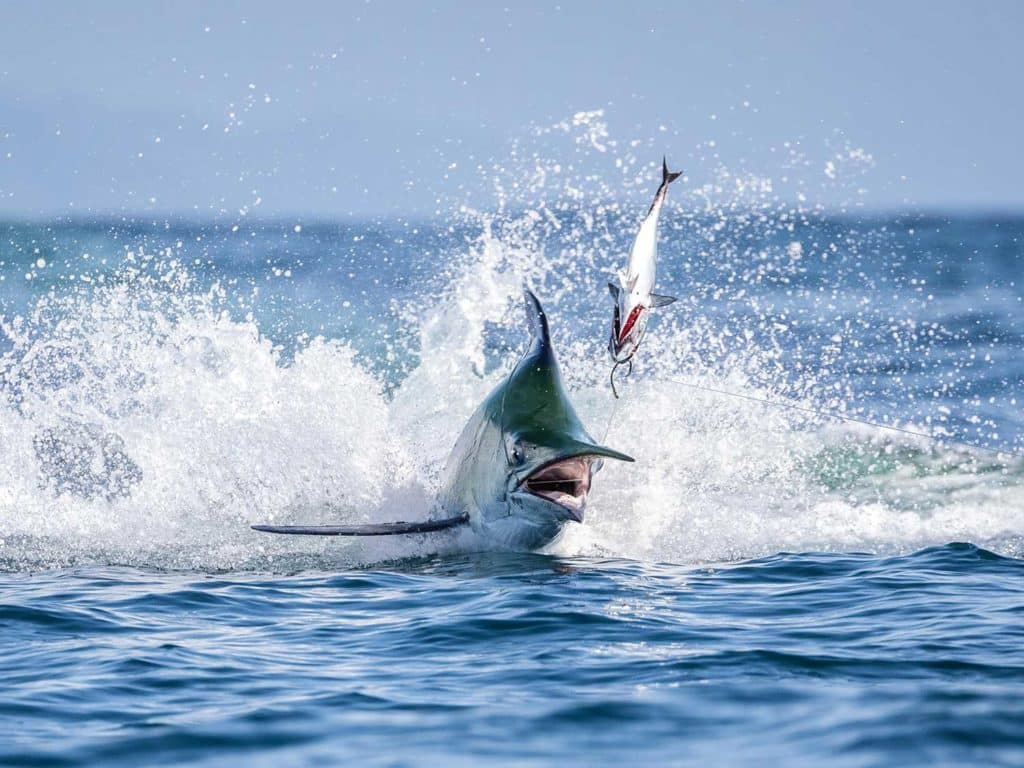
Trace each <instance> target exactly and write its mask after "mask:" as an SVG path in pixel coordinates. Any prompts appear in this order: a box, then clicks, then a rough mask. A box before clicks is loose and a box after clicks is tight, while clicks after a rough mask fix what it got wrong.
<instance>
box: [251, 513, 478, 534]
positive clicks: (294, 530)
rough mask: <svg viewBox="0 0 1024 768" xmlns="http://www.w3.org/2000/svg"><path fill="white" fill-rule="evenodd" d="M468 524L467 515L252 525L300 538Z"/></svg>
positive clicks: (253, 527)
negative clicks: (394, 520)
mask: <svg viewBox="0 0 1024 768" xmlns="http://www.w3.org/2000/svg"><path fill="white" fill-rule="evenodd" d="M468 522H469V515H467V514H462V515H459V516H458V517H448V518H445V519H443V520H424V521H423V522H420V523H405V522H397V523H368V524H366V525H253V526H250V527H251V528H252V529H253V530H254V531H262V532H264V533H291V534H298V535H301V536H397V535H399V534H403V533H430V532H431V531H443V530H445V529H447V528H455V527H456V526H459V525H465V524H466V523H468Z"/></svg>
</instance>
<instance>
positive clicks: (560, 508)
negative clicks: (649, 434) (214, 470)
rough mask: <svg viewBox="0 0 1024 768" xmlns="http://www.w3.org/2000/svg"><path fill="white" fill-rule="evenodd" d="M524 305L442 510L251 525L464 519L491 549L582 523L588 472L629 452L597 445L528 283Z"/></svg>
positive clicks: (453, 459)
mask: <svg viewBox="0 0 1024 768" xmlns="http://www.w3.org/2000/svg"><path fill="white" fill-rule="evenodd" d="M524 304H525V309H526V323H527V327H528V328H529V331H530V345H529V347H528V349H527V351H526V353H525V354H524V355H523V356H522V358H521V359H520V360H519V362H518V363H516V365H515V367H514V368H513V369H512V371H511V373H510V374H509V375H508V376H507V377H506V378H505V379H504V380H503V381H502V382H501V384H499V385H498V386H497V387H495V388H494V390H493V391H492V392H491V393H490V394H489V395H488V396H487V398H486V399H485V400H484V401H483V403H481V404H480V406H479V407H478V408H477V409H476V412H475V413H474V414H473V416H472V417H470V419H469V422H468V423H467V424H466V426H465V427H464V428H463V430H462V433H461V435H460V436H459V438H458V440H457V441H456V442H455V447H454V448H453V449H452V452H451V455H450V456H449V457H448V462H447V464H446V465H445V470H444V484H443V488H442V491H441V496H440V503H441V507H442V508H443V509H444V510H445V513H446V514H447V515H449V516H448V517H444V518H441V519H436V520H427V521H424V522H418V523H407V522H396V523H378V524H371V525H348V526H333V525H327V526H272V525H254V526H252V527H253V528H254V529H255V530H258V531H267V532H270V533H297V534H307V535H319V536H388V535H395V534H405V533H427V532H430V531H439V530H444V529H447V528H455V527H458V526H465V525H468V526H470V527H471V528H472V529H473V530H474V531H476V533H477V534H479V535H480V536H481V537H482V538H484V539H485V540H486V541H488V542H489V543H491V544H493V545H495V546H497V547H501V548H507V549H514V550H535V549H539V548H541V547H543V546H545V545H546V544H549V543H550V542H551V541H553V540H554V539H555V538H556V537H557V536H558V534H559V533H561V531H562V529H563V528H564V526H565V525H566V523H569V522H575V523H582V522H583V519H584V512H585V510H586V506H587V497H588V495H589V493H590V485H591V480H592V479H593V476H594V474H595V473H596V472H597V471H598V470H600V468H601V466H602V464H603V460H604V459H617V460H619V461H633V458H632V457H630V456H627V455H626V454H624V453H620V452H619V451H615V450H612V449H611V448H607V447H605V446H603V445H599V444H598V443H597V442H596V441H595V440H594V439H593V438H592V437H591V436H590V434H589V433H588V432H587V430H586V428H585V427H584V426H583V423H582V422H581V421H580V419H579V417H578V416H577V415H576V410H575V409H574V408H573V406H572V402H571V401H570V400H569V397H568V395H567V393H566V390H565V385H564V384H563V382H562V374H561V372H560V370H559V368H558V360H557V359H556V357H555V350H554V348H553V346H552V344H551V336H550V333H549V330H548V321H547V316H546V315H545V314H544V310H543V308H542V307H541V305H540V302H539V301H538V300H537V297H536V296H534V294H533V293H532V292H531V291H529V290H526V291H524Z"/></svg>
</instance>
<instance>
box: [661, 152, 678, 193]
mask: <svg viewBox="0 0 1024 768" xmlns="http://www.w3.org/2000/svg"><path fill="white" fill-rule="evenodd" d="M682 175H683V171H670V170H669V169H668V160H667V159H666V158H665V156H664V155H662V156H661V186H663V187H667V186H668V185H669V184H671V183H672V182H673V181H675V180H676V179H678V178H679V177H680V176H682Z"/></svg>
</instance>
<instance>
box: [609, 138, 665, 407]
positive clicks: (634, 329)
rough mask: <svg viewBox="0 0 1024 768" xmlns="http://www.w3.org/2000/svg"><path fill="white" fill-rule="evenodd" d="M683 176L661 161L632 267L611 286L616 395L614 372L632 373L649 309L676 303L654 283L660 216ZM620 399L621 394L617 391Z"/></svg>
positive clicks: (611, 347) (631, 259)
mask: <svg viewBox="0 0 1024 768" xmlns="http://www.w3.org/2000/svg"><path fill="white" fill-rule="evenodd" d="M680 176H682V171H679V172H678V173H673V172H671V171H669V169H668V163H667V162H666V160H665V158H662V160H661V185H660V186H659V187H658V191H657V192H656V193H655V195H654V202H653V203H651V207H650V210H648V211H647V216H646V217H644V220H643V223H642V224H641V225H640V231H639V232H637V233H636V239H635V240H634V241H633V248H632V249H631V250H630V252H629V264H628V265H627V267H626V269H625V270H623V271H620V272H619V275H618V277H619V284H618V285H615V283H608V290H609V292H610V293H611V295H612V300H613V301H614V304H615V306H614V310H613V313H612V333H611V337H610V338H609V339H608V352H609V353H610V354H611V356H612V361H613V362H614V363H615V368H612V391H613V392H615V369H616V368H618V367H619V366H620V365H622V364H623V363H629V365H630V370H632V367H633V363H632V359H633V355H635V354H636V350H637V348H638V347H639V346H640V342H641V341H643V338H644V334H645V333H646V332H647V321H648V320H649V319H650V316H649V315H650V310H651V309H655V308H657V307H667V306H668V305H669V304H671V303H672V302H674V301H676V298H675V297H674V296H664V295H661V294H657V293H654V282H655V278H656V275H657V267H658V214H660V213H661V206H662V204H663V203H664V202H665V195H666V194H667V192H668V185H669V184H671V183H672V182H673V181H675V180H676V179H678V178H679V177H680ZM615 396H616V397H618V393H617V392H615Z"/></svg>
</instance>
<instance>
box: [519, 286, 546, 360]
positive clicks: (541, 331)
mask: <svg viewBox="0 0 1024 768" xmlns="http://www.w3.org/2000/svg"><path fill="white" fill-rule="evenodd" d="M523 305H524V307H525V309H526V325H527V327H528V328H529V329H530V336H531V337H532V338H533V339H539V340H540V342H541V343H542V344H544V345H545V346H547V345H548V344H550V343H551V337H550V335H549V333H548V318H547V315H545V314H544V308H543V307H542V306H541V305H540V301H538V300H537V297H536V296H534V295H533V291H531V290H530V289H529V288H523Z"/></svg>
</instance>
